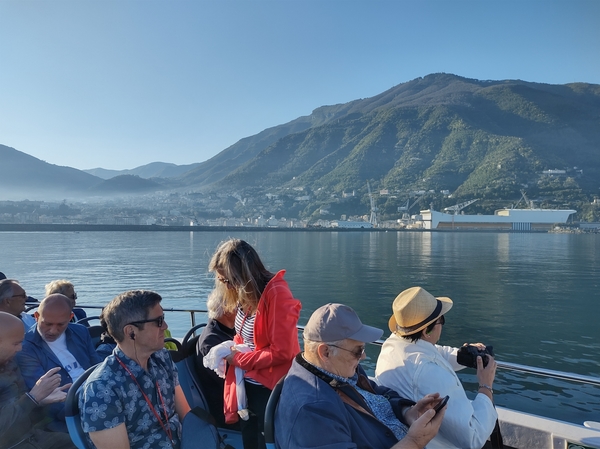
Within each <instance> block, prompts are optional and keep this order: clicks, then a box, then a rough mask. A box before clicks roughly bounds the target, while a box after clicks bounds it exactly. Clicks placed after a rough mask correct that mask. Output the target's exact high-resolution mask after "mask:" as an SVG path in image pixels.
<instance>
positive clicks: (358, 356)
mask: <svg viewBox="0 0 600 449" xmlns="http://www.w3.org/2000/svg"><path fill="white" fill-rule="evenodd" d="M327 346H333V347H334V348H338V349H341V350H342V351H346V352H349V353H350V354H352V355H353V356H354V358H356V359H358V360H360V359H361V358H362V356H363V354H364V353H365V347H364V346H363V347H361V348H360V349H358V350H355V351H352V350H350V349H346V348H341V347H339V346H336V345H327Z"/></svg>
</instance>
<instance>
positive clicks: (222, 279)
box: [217, 276, 231, 284]
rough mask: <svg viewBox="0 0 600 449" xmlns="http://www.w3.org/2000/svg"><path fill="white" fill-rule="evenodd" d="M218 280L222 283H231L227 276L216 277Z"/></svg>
mask: <svg viewBox="0 0 600 449" xmlns="http://www.w3.org/2000/svg"><path fill="white" fill-rule="evenodd" d="M217 280H218V281H221V282H222V283H223V284H231V281H230V280H229V279H227V278H223V277H220V276H219V277H217Z"/></svg>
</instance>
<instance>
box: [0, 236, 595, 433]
mask: <svg viewBox="0 0 600 449" xmlns="http://www.w3.org/2000/svg"><path fill="white" fill-rule="evenodd" d="M230 236H231V237H238V238H242V239H244V240H247V241H248V242H249V243H250V244H252V245H253V246H255V248H256V249H257V250H258V252H259V254H260V255H261V258H262V259H263V262H264V263H265V264H266V266H267V267H268V268H269V269H271V271H277V270H279V269H286V270H287V273H286V276H285V278H286V280H287V281H288V283H289V284H290V287H291V289H292V292H293V293H294V295H295V296H296V297H297V298H299V299H300V300H301V301H302V304H303V309H302V314H301V318H300V324H305V323H306V321H307V320H308V318H309V316H310V314H311V313H312V311H314V310H315V309H316V308H317V307H319V306H321V305H322V304H325V303H327V302H342V303H345V304H348V305H350V306H352V307H353V308H354V309H355V310H356V311H357V312H358V314H359V315H360V317H361V319H362V320H363V322H365V323H368V324H371V325H374V326H378V327H381V328H383V329H385V333H384V336H387V335H389V331H388V329H387V321H388V319H389V317H390V314H391V303H392V301H393V299H394V298H395V297H396V295H397V294H398V293H399V292H400V291H402V290H404V289H406V288H408V287H411V286H415V285H420V286H422V287H424V288H425V289H427V290H428V291H430V292H431V293H432V294H434V295H437V296H449V297H450V298H452V300H453V301H454V307H453V308H452V310H451V311H450V312H449V313H448V314H447V315H446V325H445V326H444V330H443V333H442V339H441V341H440V343H441V344H446V345H452V346H459V345H461V344H462V343H464V342H467V341H469V342H475V341H481V342H484V343H487V344H491V345H493V346H494V349H495V352H496V353H497V358H498V359H499V360H502V361H506V362H513V363H519V364H524V365H531V366H539V367H543V368H548V369H555V370H561V371H567V372H575V373H579V374H584V375H593V376H597V377H600V360H599V354H600V329H599V327H598V322H599V319H600V312H599V311H598V304H599V295H598V291H599V288H598V287H599V286H600V239H598V236H595V235H572V234H537V233H536V234H533V233H522V234H507V233H498V234H496V233H466V232H464V233H463V232H455V233H451V232H448V233H441V232H440V233H420V232H385V233H380V232H245V231H241V232H236V233H231V232H227V233H226V232H194V233H192V232H79V233H74V232H26V233H25V232H23V233H19V232H1V233H0V247H1V248H2V262H1V263H0V271H2V272H4V273H5V274H6V275H7V276H8V277H9V278H15V279H18V280H19V281H20V282H21V284H22V286H23V287H24V288H25V290H26V291H27V293H28V294H29V295H31V296H34V297H36V298H40V299H41V298H42V297H43V296H44V294H43V291H44V285H45V284H46V283H48V282H49V281H51V280H53V279H63V278H64V279H69V280H71V281H72V282H73V283H74V285H75V287H76V291H77V294H78V303H79V304H86V305H104V304H106V302H108V301H109V300H110V299H112V298H113V297H114V296H115V295H116V294H118V293H120V292H122V291H125V290H129V289H138V288H146V289H152V290H155V291H157V292H159V293H160V294H161V295H162V297H163V306H164V307H165V308H169V307H173V308H201V309H204V307H205V302H206V298H207V296H208V294H209V292H210V290H211V289H212V287H213V285H214V279H213V277H212V276H211V275H210V274H209V273H208V271H207V267H208V262H209V259H210V257H211V255H212V253H213V251H214V250H215V248H216V246H217V245H218V243H219V242H220V241H222V240H224V239H226V238H228V237H230ZM166 316H167V322H168V324H169V327H170V329H171V331H172V332H173V334H174V335H176V336H182V335H183V333H184V332H185V330H186V329H187V328H188V327H189V317H188V316H186V315H183V314H175V313H167V315H166ZM198 319H199V321H202V320H204V317H198ZM368 352H369V357H370V358H369V359H367V360H366V365H367V367H370V368H373V367H374V362H375V360H376V358H377V352H378V349H377V348H370V349H369V351H368ZM463 373H464V374H461V378H462V379H463V381H465V382H467V383H466V389H467V391H474V385H473V384H472V383H471V382H475V381H476V378H475V376H474V371H473V370H465V371H463ZM494 389H495V391H496V403H497V404H498V405H501V406H507V407H512V408H516V409H520V410H524V411H528V412H531V413H537V414H542V415H545V416H550V417H554V418H557V419H563V420H568V421H573V422H578V423H581V422H582V421H584V420H596V421H599V420H600V389H599V388H591V387H584V386H580V385H577V384H570V383H567V382H562V381H555V380H546V379H544V378H538V377H535V376H529V375H524V374H518V373H512V372H506V371H500V370H499V374H498V377H497V379H496V383H495V385H494Z"/></svg>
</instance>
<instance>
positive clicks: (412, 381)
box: [375, 287, 498, 449]
mask: <svg viewBox="0 0 600 449" xmlns="http://www.w3.org/2000/svg"><path fill="white" fill-rule="evenodd" d="M451 308H452V300H451V299H450V298H445V297H437V298H436V297H434V296H433V295H431V294H430V293H429V292H427V291H426V290H424V289H423V288H421V287H412V288H409V289H407V290H404V291H403V292H402V293H400V294H399V295H398V296H397V297H396V299H395V300H394V303H393V305H392V310H393V315H392V317H391V318H390V321H389V327H390V331H391V332H392V335H391V336H390V337H389V338H388V339H387V340H386V341H385V343H384V344H383V347H382V348H381V353H380V355H379V358H378V360H377V367H376V369H375V378H376V380H377V382H378V383H379V384H380V385H384V386H386V387H388V388H392V389H394V390H396V391H397V392H398V393H399V394H400V395H401V396H403V397H406V398H409V399H412V400H416V399H418V398H421V397H423V396H424V395H425V394H427V393H430V392H432V391H437V392H439V393H440V395H441V396H442V397H443V396H446V395H448V396H449V397H450V399H449V401H448V410H447V413H446V415H445V416H444V420H443V422H442V426H441V427H440V431H439V433H438V435H437V436H436V437H435V438H434V439H433V440H432V441H431V442H430V443H429V444H428V445H427V448H428V449H433V448H445V449H448V448H460V449H476V448H478V449H480V448H482V447H483V446H484V445H485V443H486V441H487V439H488V437H489V436H490V434H491V433H492V431H493V430H494V426H495V424H496V420H497V419H498V414H497V413H496V409H495V408H494V404H493V390H492V385H493V382H494V378H495V375H496V362H495V361H494V359H493V358H492V357H491V356H488V364H487V366H486V367H485V368H484V367H483V362H482V360H481V357H478V358H477V379H478V380H479V389H478V394H477V396H476V397H475V399H474V400H473V401H470V400H469V399H468V398H467V395H466V393H465V390H464V388H463V386H462V384H461V382H460V380H459V379H458V376H457V375H456V373H455V371H458V370H460V369H463V368H464V366H462V365H459V364H458V363H457V362H456V353H457V351H458V349H457V348H452V347H449V346H439V345H437V342H438V340H439V339H440V336H441V334H442V327H443V325H444V322H445V318H444V315H445V314H446V312H448V311H449V310H450V309H451ZM475 346H478V347H479V348H480V349H485V346H484V345H483V344H481V343H476V344H475Z"/></svg>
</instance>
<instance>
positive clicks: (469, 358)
mask: <svg viewBox="0 0 600 449" xmlns="http://www.w3.org/2000/svg"><path fill="white" fill-rule="evenodd" d="M488 354H489V355H491V356H492V357H494V349H493V347H492V346H486V347H485V350H484V351H480V350H479V349H477V346H472V345H466V346H461V347H460V349H459V350H458V353H457V354H456V361H457V362H458V363H459V364H460V365H463V366H468V367H469V368H475V369H477V356H481V360H482V361H483V367H484V368H485V367H486V366H487V364H488Z"/></svg>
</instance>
